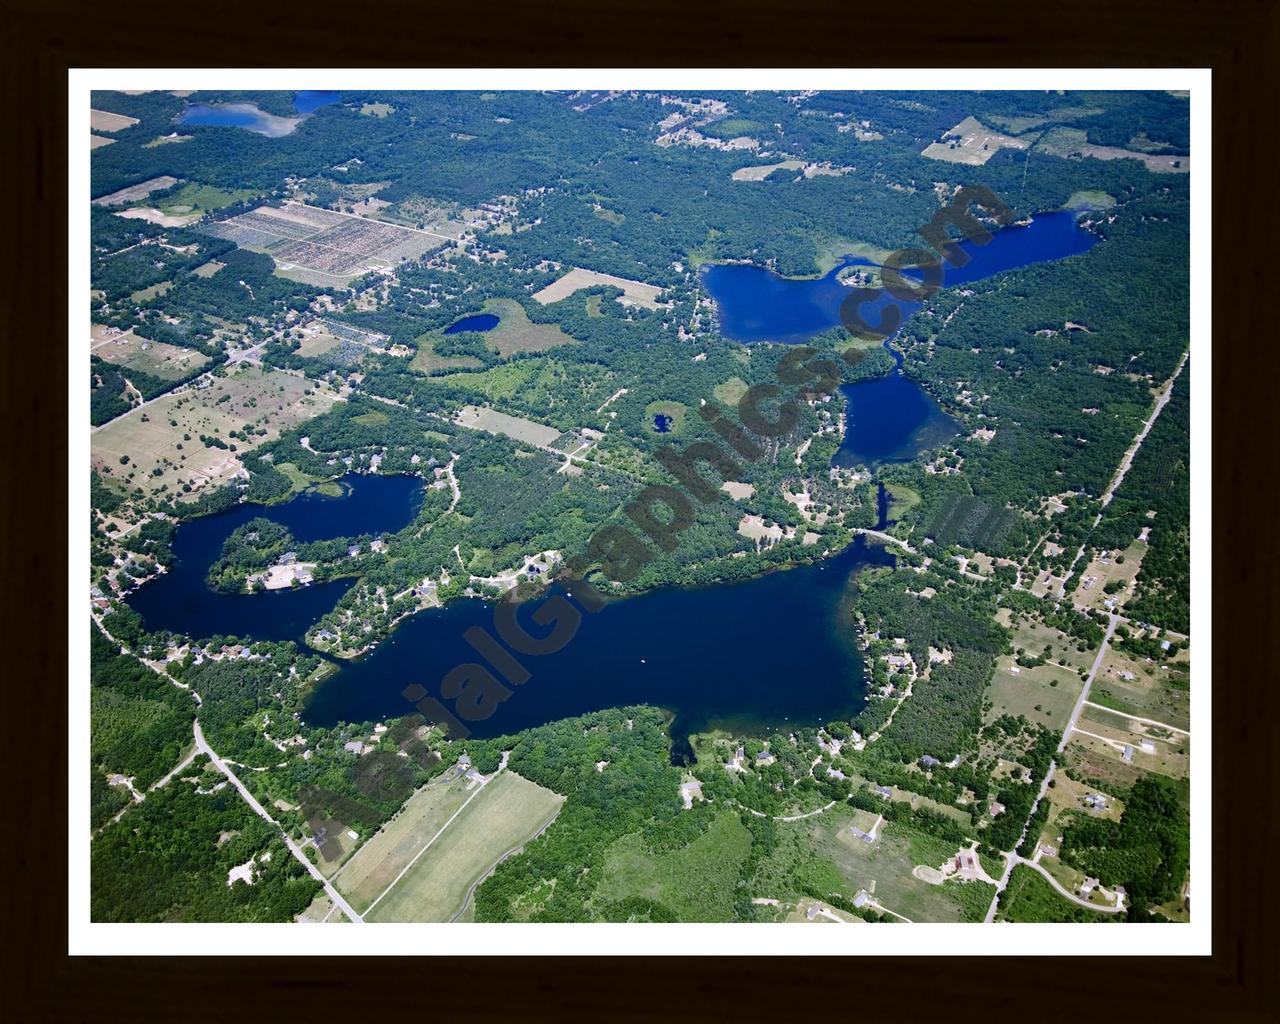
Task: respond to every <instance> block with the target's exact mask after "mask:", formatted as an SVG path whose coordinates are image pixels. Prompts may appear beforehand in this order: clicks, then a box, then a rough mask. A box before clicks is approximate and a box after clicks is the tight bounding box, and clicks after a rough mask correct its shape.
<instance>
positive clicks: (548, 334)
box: [409, 296, 598, 373]
mask: <svg viewBox="0 0 1280 1024" xmlns="http://www.w3.org/2000/svg"><path fill="white" fill-rule="evenodd" d="M593 297H595V298H598V296H593ZM483 311H484V312H485V313H492V314H493V315H494V316H496V317H498V326H497V327H495V328H493V330H491V331H486V332H484V334H483V335H482V337H483V338H484V343H485V345H486V346H487V347H488V348H489V349H491V350H492V351H494V352H496V353H497V354H498V355H500V356H502V357H503V358H506V357H508V356H512V355H515V354H516V353H518V352H545V351H546V350H547V349H549V348H555V347H556V346H557V345H574V344H577V342H576V341H575V339H573V338H571V337H569V335H567V334H565V333H564V332H563V331H561V330H560V328H559V327H556V326H555V325H554V324H535V323H534V322H533V321H532V320H530V319H529V316H528V314H527V313H525V311H524V307H523V306H521V305H520V303H518V302H516V301H515V300H514V299H488V300H486V302H485V303H484V306H483ZM443 337H444V335H443V332H441V331H428V332H427V333H426V334H423V335H421V336H419V337H418V338H417V339H416V340H415V341H414V344H415V345H416V346H417V349H418V351H417V354H416V355H415V356H414V357H413V361H412V362H411V363H410V364H409V365H410V366H411V367H412V368H413V369H415V370H417V371H419V372H420V373H434V372H437V371H439V370H453V369H469V368H473V367H478V366H479V365H481V364H480V363H479V361H478V360H476V359H475V358H474V357H472V356H442V355H440V354H439V353H437V352H436V350H435V344H436V342H437V341H439V340H440V339H442V338H443ZM495 369H496V368H495Z"/></svg>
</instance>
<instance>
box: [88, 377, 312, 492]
mask: <svg viewBox="0 0 1280 1024" xmlns="http://www.w3.org/2000/svg"><path fill="white" fill-rule="evenodd" d="M334 400H335V397H334V395H333V394H332V393H331V392H328V391H325V390H322V389H320V388H319V387H318V386H317V385H316V384H315V383H314V382H312V381H309V380H307V379H306V378H305V377H301V376H298V375H296V374H292V373H286V372H285V371H283V370H269V371H264V370H262V369H261V368H260V367H256V366H250V365H244V366H242V367H241V368H240V369H239V370H237V371H236V372H235V373H233V374H228V375H227V376H216V375H215V376H210V375H206V376H205V377H203V378H200V380H199V381H198V383H197V386H186V387H184V388H182V389H180V390H178V391H175V392H170V393H169V394H167V395H162V396H161V397H159V398H157V399H156V400H155V401H153V402H148V403H147V404H146V405H145V406H138V407H136V408H135V409H133V410H132V411H131V412H128V413H125V415H123V416H120V417H118V418H117V419H114V420H112V421H111V422H110V423H107V424H105V425H104V426H102V427H99V428H98V429H96V430H95V431H94V433H93V441H92V464H93V467H94V468H95V469H97V470H98V471H99V472H100V473H102V474H103V475H104V476H105V477H106V478H107V479H108V480H113V481H116V482H118V483H125V484H128V485H132V486H139V487H142V489H143V490H144V491H146V492H148V493H149V494H154V493H156V492H158V491H161V490H164V489H168V490H169V491H175V490H180V489H181V487H182V485H183V484H184V483H189V484H190V485H191V487H192V494H193V495H194V494H195V492H196V491H198V490H199V489H200V488H201V487H202V486H204V485H205V484H207V483H209V482H210V481H214V482H218V483H221V482H223V481H226V480H228V479H230V478H231V477H232V476H233V475H234V474H235V473H236V472H238V471H239V469H240V461H239V459H240V456H242V455H243V454H244V453H245V452H247V451H251V450H252V449H254V448H255V447H257V446H258V445H259V444H263V443H265V442H267V441H274V440H275V439H276V438H277V437H279V436H280V433H281V431H283V430H288V429H289V428H290V427H293V426H296V425H297V424H299V423H302V422H304V421H305V420H309V419H311V418H312V417H314V416H318V415H320V414H321V413H322V412H327V411H328V409H329V407H330V406H331V405H332V404H333V402H334ZM171 420H172V421H174V422H175V423H176V424H177V425H176V426H174V425H171V423H170V421H171ZM246 424H248V425H251V426H252V427H253V429H254V430H255V431H257V430H262V431H264V433H262V434H257V433H255V434H252V435H250V437H251V440H249V441H236V440H228V439H227V435H228V434H229V433H230V432H231V431H232V430H241V429H243V428H244V427H245V425H246ZM184 434H185V435H189V436H188V437H185V438H184ZM202 434H203V435H205V436H209V437H218V438H222V439H223V443H224V444H226V445H227V448H225V449H224V448H219V447H216V446H213V447H208V446H206V445H205V444H204V443H203V442H202V441H201V440H200V436H201V435H202ZM232 445H234V446H235V447H236V449H237V450H236V451H232V450H231V446H232ZM122 457H127V459H128V462H127V464H122V463H121V461H120V459H121V458H122ZM156 470H159V472H158V473H157V472H156ZM131 477H132V479H130V478H131Z"/></svg>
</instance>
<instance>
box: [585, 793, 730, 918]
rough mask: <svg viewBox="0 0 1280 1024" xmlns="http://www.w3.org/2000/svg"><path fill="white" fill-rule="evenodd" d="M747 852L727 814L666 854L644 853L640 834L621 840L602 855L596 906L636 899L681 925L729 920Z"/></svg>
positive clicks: (728, 813) (624, 837)
mask: <svg viewBox="0 0 1280 1024" xmlns="http://www.w3.org/2000/svg"><path fill="white" fill-rule="evenodd" d="M750 850H751V834H750V833H749V832H748V831H747V830H746V829H745V828H744V827H743V826H742V823H741V822H740V821H739V820H738V816H737V815H736V814H733V813H731V812H725V813H723V814H721V815H720V816H719V817H717V818H716V819H715V821H714V822H712V824H711V826H710V827H709V828H708V829H707V831H706V832H705V833H703V834H702V835H701V836H699V837H698V838H697V839H695V840H694V841H693V842H692V843H689V845H687V846H685V847H682V848H681V849H678V850H672V851H670V852H667V853H650V852H648V851H646V850H645V849H644V845H643V840H642V838H641V836H640V835H639V834H638V833H637V834H633V835H628V836H623V837H622V838H621V839H619V840H617V841H616V842H615V843H613V845H611V846H610V847H609V849H608V850H606V851H605V865H604V877H603V878H602V879H601V880H600V885H599V888H598V889H597V891H596V896H595V901H596V902H597V903H602V902H609V903H614V902H618V901H621V900H625V899H628V898H634V897H639V898H641V899H646V900H652V901H654V902H655V903H660V904H662V905H663V906H664V907H666V908H667V909H668V910H669V911H670V912H671V913H672V914H673V915H674V916H675V917H676V918H677V919H679V920H681V921H728V920H732V918H733V896H734V887H735V885H736V883H737V878H738V869H739V867H740V866H741V865H742V862H743V861H745V860H746V858H747V854H748V853H749V852H750Z"/></svg>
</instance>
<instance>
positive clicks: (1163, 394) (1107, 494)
mask: <svg viewBox="0 0 1280 1024" xmlns="http://www.w3.org/2000/svg"><path fill="white" fill-rule="evenodd" d="M1190 355H1191V347H1190V346H1187V349H1186V351H1185V352H1183V353H1182V358H1181V359H1179V360H1178V365H1177V367H1176V368H1175V369H1174V371H1173V375H1172V376H1171V377H1170V378H1169V379H1168V380H1167V381H1165V382H1164V386H1163V387H1162V388H1161V389H1160V393H1159V394H1158V395H1156V401H1155V405H1154V406H1153V407H1152V409H1151V415H1150V416H1148V417H1147V421H1146V422H1145V423H1144V424H1142V429H1141V430H1139V431H1138V435H1137V437H1135V438H1134V439H1133V443H1132V444H1131V445H1129V449H1128V451H1126V452H1125V453H1124V458H1122V459H1121V460H1120V465H1119V466H1117V467H1116V473H1115V476H1113V477H1112V478H1111V483H1109V484H1107V489H1106V490H1105V491H1103V492H1102V507H1103V508H1106V507H1107V506H1108V505H1110V504H1111V498H1112V496H1113V495H1114V494H1115V493H1116V489H1117V488H1118V487H1119V486H1120V484H1121V483H1122V482H1123V481H1124V478H1125V474H1126V473H1128V472H1129V467H1130V466H1132V465H1133V460H1134V459H1135V458H1136V457H1137V455H1138V450H1139V449H1140V448H1141V447H1142V442H1143V441H1145V440H1146V439H1147V434H1149V433H1150V432H1151V428H1152V426H1154V425H1155V422H1156V419H1157V418H1158V417H1159V415H1160V411H1161V410H1162V409H1163V408H1164V407H1165V406H1166V405H1168V404H1169V396H1170V395H1172V394H1173V384H1174V381H1176V380H1177V379H1178V375H1179V374H1180V373H1182V368H1183V366H1185V365H1186V362H1187V359H1188V358H1189V357H1190ZM1100 522H1102V513H1101V512H1099V513H1098V514H1097V515H1096V516H1095V517H1094V520H1093V525H1094V527H1095V528H1096V527H1097V525H1098V524H1099V523H1100ZM1087 543H1088V540H1087V538H1086V541H1085V544H1087ZM1085 544H1081V545H1080V549H1079V550H1078V551H1077V552H1076V557H1075V558H1073V559H1071V565H1070V566H1069V567H1068V568H1067V574H1066V576H1064V577H1063V579H1062V586H1060V587H1059V588H1058V600H1060V601H1061V600H1062V599H1063V598H1064V597H1066V594H1067V584H1068V583H1069V582H1070V581H1071V577H1072V576H1074V575H1075V571H1076V563H1077V562H1078V561H1080V559H1081V558H1082V557H1083V556H1084V549H1085Z"/></svg>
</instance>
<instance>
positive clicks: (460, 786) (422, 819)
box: [334, 779, 475, 913]
mask: <svg viewBox="0 0 1280 1024" xmlns="http://www.w3.org/2000/svg"><path fill="white" fill-rule="evenodd" d="M474 789H475V786H474V784H473V785H472V788H471V790H468V789H467V783H466V782H465V781H463V780H461V779H455V780H454V781H452V782H431V783H428V784H427V785H425V786H423V787H422V788H421V789H419V790H418V791H417V792H416V793H414V794H413V796H411V797H409V799H408V800H406V801H405V803H404V806H403V807H401V808H400V810H398V811H397V812H396V814H395V816H394V817H393V818H391V820H390V821H388V822H387V823H386V824H385V825H383V826H382V828H380V829H379V830H378V832H377V834H375V835H374V836H373V838H372V839H370V840H369V841H368V842H367V843H365V844H364V846H362V847H361V848H360V849H359V850H357V851H356V853H355V855H354V856H353V857H352V858H351V859H350V860H349V861H348V862H347V863H346V864H345V865H344V866H343V867H342V869H341V870H340V871H339V872H338V874H337V876H336V877H335V879H334V884H335V885H337V887H338V891H339V892H341V893H342V895H344V896H345V897H347V899H348V900H350V901H351V905H352V906H353V907H355V908H356V910H357V911H359V912H360V913H363V912H364V911H365V909H366V908H367V907H368V906H369V904H370V903H372V902H373V901H374V900H375V899H377V898H378V896H379V894H381V893H382V891H383V890H384V889H386V887H387V886H388V885H390V884H391V882H392V880H393V879H395V877H396V875H398V874H400V872H401V871H403V870H404V868H405V867H406V866H407V865H408V863H409V862H410V861H411V860H412V859H413V858H414V856H415V855H416V854H417V853H418V851H419V850H421V849H422V848H423V847H424V846H425V845H426V844H427V843H428V842H430V841H431V840H432V839H433V838H435V836H436V834H437V833H438V832H439V831H440V829H441V828H442V827H443V826H444V824H445V822H447V821H448V820H449V819H450V818H451V817H453V815H454V813H455V812H457V810H458V809H459V808H460V807H461V806H462V805H463V804H464V803H465V802H466V800H467V797H469V796H471V795H472V792H474Z"/></svg>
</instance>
